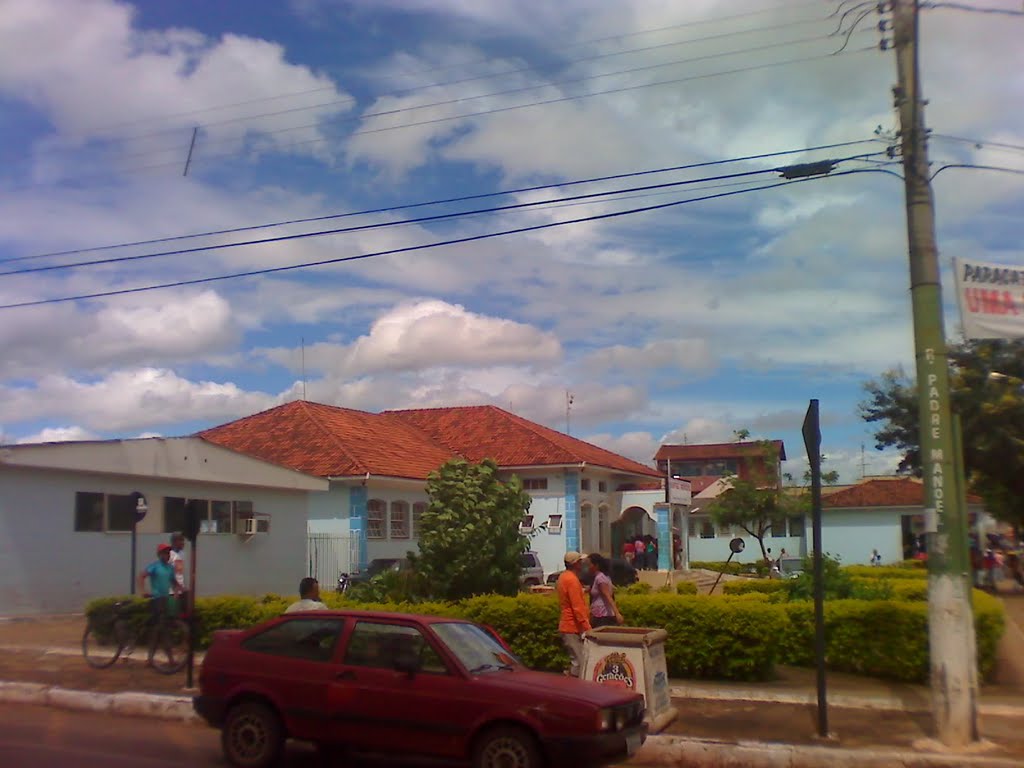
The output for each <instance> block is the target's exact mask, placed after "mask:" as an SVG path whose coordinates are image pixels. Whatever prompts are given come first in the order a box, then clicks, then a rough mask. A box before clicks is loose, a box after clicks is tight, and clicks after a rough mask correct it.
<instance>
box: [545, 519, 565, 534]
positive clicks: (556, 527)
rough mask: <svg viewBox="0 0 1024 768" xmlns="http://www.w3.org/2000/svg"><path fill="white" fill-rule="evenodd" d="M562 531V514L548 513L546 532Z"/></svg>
mask: <svg viewBox="0 0 1024 768" xmlns="http://www.w3.org/2000/svg"><path fill="white" fill-rule="evenodd" d="M561 532H562V516H561V515H548V533H561Z"/></svg>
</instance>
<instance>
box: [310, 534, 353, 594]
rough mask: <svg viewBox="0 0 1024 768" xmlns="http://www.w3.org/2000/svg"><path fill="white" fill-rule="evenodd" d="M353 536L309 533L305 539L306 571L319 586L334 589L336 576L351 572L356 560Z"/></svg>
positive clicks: (336, 581)
mask: <svg viewBox="0 0 1024 768" xmlns="http://www.w3.org/2000/svg"><path fill="white" fill-rule="evenodd" d="M357 544H358V542H357V541H356V539H355V537H354V536H352V535H350V534H347V533H310V534H308V535H307V540H306V561H307V564H306V569H307V573H308V574H309V575H310V576H312V577H313V578H315V579H316V580H317V581H319V582H320V588H321V589H325V590H329V589H334V587H335V586H336V585H337V583H338V576H340V575H341V574H342V573H351V572H352V568H353V567H354V566H355V563H356V561H357V553H356V546H357Z"/></svg>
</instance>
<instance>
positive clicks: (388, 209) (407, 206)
mask: <svg viewBox="0 0 1024 768" xmlns="http://www.w3.org/2000/svg"><path fill="white" fill-rule="evenodd" d="M878 141H880V140H879V139H859V140H856V141H841V142H836V143H833V144H819V145H817V146H813V147H802V148H800V149H786V150H779V151H775V152H762V153H759V154H756V155H744V156H741V157H733V158H727V159H723V160H706V161H704V162H700V163H688V164H686V165H675V166H668V167H665V168H654V169H648V170H643V171H631V172H628V173H616V174H611V175H606V176H593V177H590V178H586V179H575V180H572V181H562V182H555V183H551V184H536V185H533V186H529V187H518V188H515V189H505V190H499V191H497V192H481V193H478V194H473V195H461V196H459V197H449V198H444V199H440V200H427V201H420V202H415V203H402V204H399V205H391V206H384V207H379V208H367V209H363V210H359V211H346V212H344V213H332V214H327V215H323V216H309V217H305V218H297V219H285V220H283V221H275V222H270V223H265V224H251V225H247V226H242V227H230V228H226V229H214V230H208V231H206V232H194V233H190V234H186V235H174V236H170V237H157V238H150V239H147V240H134V241H131V242H125V243H113V244H108V245H98V246H91V247H87V248H72V249H68V250H64V251H51V252H49V253H38V254H33V255H29V256H14V257H10V258H6V259H0V264H3V263H11V262H19V261H29V260H34V259H45V258H51V257H57V256H73V255H77V254H81V253H94V252H98V251H108V250H114V249H117V248H129V247H135V246H140V245H155V244H157V243H168V242H173V241H176V240H189V239H192V238H198V237H214V236H217V235H229V234H235V233H238V232H250V231H253V230H259V229H271V228H274V227H284V226H290V225H293V224H311V223H314V222H318V221H330V220H332V219H342V218H349V217H355V216H369V215H372V214H379V213H394V212H396V211H405V210H412V209H415V208H423V207H427V206H435V205H448V204H451V203H464V202H469V201H472V200H484V199H488V198H493V197H500V196H504V195H520V194H525V193H528V192H539V191H541V190H545V189H558V188H563V187H574V186H578V185H581V184H596V183H599V182H605V181H618V180H621V179H629V178H636V177H639V176H650V175H652V174H661V173H674V172H676V171H687V170H693V169H696V168H709V167H713V166H718V165H730V164H733V163H743V162H749V161H752V160H767V159H769V158H774V157H785V156H787V155H797V154H801V153H804V152H820V151H824V150H831V149H840V148H844V147H853V146H859V145H861V144H872V143H876V142H878Z"/></svg>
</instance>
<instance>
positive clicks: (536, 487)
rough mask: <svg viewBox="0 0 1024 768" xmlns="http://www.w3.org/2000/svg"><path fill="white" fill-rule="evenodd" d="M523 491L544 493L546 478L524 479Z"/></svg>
mask: <svg viewBox="0 0 1024 768" xmlns="http://www.w3.org/2000/svg"><path fill="white" fill-rule="evenodd" d="M523 489H524V490H527V491H546V490H547V489H548V479H547V478H546V477H524V478H523Z"/></svg>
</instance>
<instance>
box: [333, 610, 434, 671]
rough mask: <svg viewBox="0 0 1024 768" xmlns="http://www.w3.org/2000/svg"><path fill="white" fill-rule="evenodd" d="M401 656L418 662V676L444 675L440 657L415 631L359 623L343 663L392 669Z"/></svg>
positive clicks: (369, 622) (365, 622)
mask: <svg viewBox="0 0 1024 768" xmlns="http://www.w3.org/2000/svg"><path fill="white" fill-rule="evenodd" d="M403 656H406V657H408V656H412V657H415V658H417V659H419V662H420V666H419V669H420V671H421V672H425V673H427V674H434V675H446V674H448V667H446V666H445V663H444V661H443V660H442V659H441V656H440V655H439V654H438V652H437V651H435V650H434V648H433V646H431V645H430V643H428V642H427V640H426V638H425V637H423V634H422V633H421V632H420V631H419V630H418V629H416V628H415V627H407V626H403V625H401V624H379V623H377V622H372V621H360V622H357V623H356V627H355V629H354V630H352V637H351V638H350V639H349V641H348V648H346V649H345V663H346V664H351V665H352V666H355V667H372V668H374V669H394V668H395V663H396V662H397V661H398V659H400V658H402V657H403Z"/></svg>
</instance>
